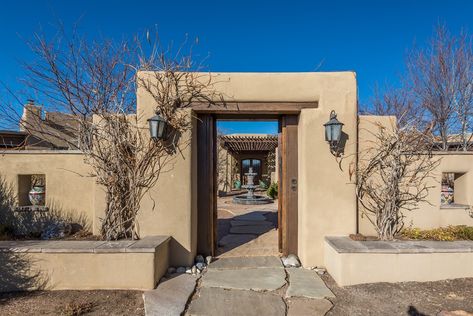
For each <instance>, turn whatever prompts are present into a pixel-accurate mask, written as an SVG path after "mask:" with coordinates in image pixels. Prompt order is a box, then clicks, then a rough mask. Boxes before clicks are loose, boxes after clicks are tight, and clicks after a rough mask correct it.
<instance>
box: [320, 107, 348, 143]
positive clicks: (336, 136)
mask: <svg viewBox="0 0 473 316" xmlns="http://www.w3.org/2000/svg"><path fill="white" fill-rule="evenodd" d="M343 125H344V124H343V123H342V122H340V121H339V120H338V119H337V113H335V111H333V110H332V112H330V120H329V121H328V122H327V123H325V124H324V127H325V140H326V141H327V142H328V143H329V144H330V149H331V150H332V152H333V151H335V152H338V150H337V148H338V146H339V144H340V140H341V137H342V127H343Z"/></svg>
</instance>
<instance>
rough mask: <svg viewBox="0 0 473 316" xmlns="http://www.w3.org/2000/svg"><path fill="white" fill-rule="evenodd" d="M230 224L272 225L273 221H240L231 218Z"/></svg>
mask: <svg viewBox="0 0 473 316" xmlns="http://www.w3.org/2000/svg"><path fill="white" fill-rule="evenodd" d="M230 224H231V225H232V226H246V225H261V226H274V225H273V223H271V222H268V221H250V220H248V221H244V220H243V221H240V220H233V221H231V222H230Z"/></svg>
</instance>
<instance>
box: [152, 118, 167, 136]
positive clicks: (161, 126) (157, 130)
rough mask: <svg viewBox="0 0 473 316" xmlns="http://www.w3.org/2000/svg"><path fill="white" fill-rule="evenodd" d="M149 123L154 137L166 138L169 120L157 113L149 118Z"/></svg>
mask: <svg viewBox="0 0 473 316" xmlns="http://www.w3.org/2000/svg"><path fill="white" fill-rule="evenodd" d="M148 124H149V134H150V136H151V138H152V139H154V140H158V139H165V138H166V132H167V125H168V122H167V121H166V120H165V119H164V118H163V117H161V116H160V115H159V114H156V115H155V116H153V117H152V118H150V119H148Z"/></svg>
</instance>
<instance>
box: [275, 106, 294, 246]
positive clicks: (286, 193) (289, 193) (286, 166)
mask: <svg viewBox="0 0 473 316" xmlns="http://www.w3.org/2000/svg"><path fill="white" fill-rule="evenodd" d="M298 120H299V118H298V116H296V115H285V116H283V117H282V118H281V122H280V133H279V145H280V146H279V159H278V160H279V170H280V173H279V174H280V179H279V188H278V195H279V201H278V203H279V214H278V215H279V217H278V219H279V225H278V226H279V251H281V252H282V253H283V254H284V255H288V254H291V253H292V254H296V255H297V242H298V240H297V239H298V207H297V204H298V201H297V200H298V165H297V159H298V157H297V125H298Z"/></svg>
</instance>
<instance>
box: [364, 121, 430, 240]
mask: <svg viewBox="0 0 473 316" xmlns="http://www.w3.org/2000/svg"><path fill="white" fill-rule="evenodd" d="M374 127H375V128H374V129H371V128H368V129H367V131H366V133H367V135H368V136H369V137H367V138H369V139H365V140H361V141H363V142H365V145H367V147H368V149H367V150H364V151H363V154H360V156H359V163H358V168H357V171H356V173H357V183H356V195H357V198H358V201H359V202H360V204H361V207H360V210H361V212H362V214H363V215H364V216H366V218H367V219H368V220H369V221H370V222H371V224H372V225H373V226H374V228H375V230H376V232H377V234H378V237H379V238H380V239H382V240H392V239H394V238H395V236H396V235H397V234H398V233H399V232H400V231H401V229H402V228H403V226H404V221H403V218H404V215H403V213H404V212H405V211H412V210H415V209H417V207H418V204H419V203H420V202H427V200H426V198H427V194H428V191H429V189H431V188H432V186H430V185H429V180H430V179H431V178H432V172H433V171H434V170H435V168H436V167H437V165H438V159H436V158H434V157H432V155H430V149H431V148H429V147H428V144H431V143H432V142H431V141H430V140H429V138H430V137H431V135H432V134H431V131H429V130H425V131H423V132H420V131H419V130H418V129H417V128H413V127H410V126H407V125H406V126H404V127H398V126H396V125H395V123H393V125H392V126H384V125H382V124H380V123H375V126H374ZM426 144H427V145H426Z"/></svg>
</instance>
